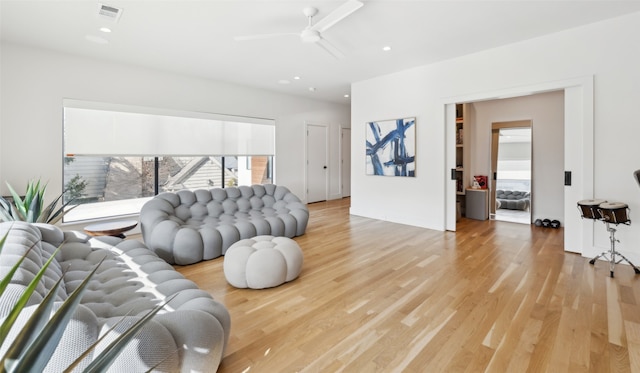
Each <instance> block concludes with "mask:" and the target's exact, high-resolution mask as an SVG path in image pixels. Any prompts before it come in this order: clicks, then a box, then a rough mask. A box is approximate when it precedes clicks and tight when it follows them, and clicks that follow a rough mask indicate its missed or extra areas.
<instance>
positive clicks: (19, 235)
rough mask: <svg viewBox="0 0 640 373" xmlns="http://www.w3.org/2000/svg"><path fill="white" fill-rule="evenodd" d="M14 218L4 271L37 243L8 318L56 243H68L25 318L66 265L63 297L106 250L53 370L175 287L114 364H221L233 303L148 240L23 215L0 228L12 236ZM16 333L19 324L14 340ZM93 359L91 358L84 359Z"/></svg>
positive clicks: (142, 367)
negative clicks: (219, 298) (67, 228)
mask: <svg viewBox="0 0 640 373" xmlns="http://www.w3.org/2000/svg"><path fill="white" fill-rule="evenodd" d="M11 224H13V227H12V228H11V231H10V232H9V236H8V238H7V243H6V245H5V248H4V250H3V251H2V253H1V254H0V276H4V275H5V274H6V273H7V272H8V271H9V270H10V268H11V267H12V266H13V264H15V263H16V261H17V260H18V259H19V258H20V256H21V255H22V254H24V253H25V252H27V251H28V249H29V247H31V246H33V249H32V250H31V251H29V253H28V254H27V257H26V259H25V261H24V262H23V263H22V265H21V267H20V268H19V269H18V271H17V273H16V275H15V276H14V278H13V280H12V281H11V284H10V285H9V287H8V288H7V291H5V293H4V294H3V295H2V296H1V297H0V317H5V316H6V315H7V313H8V311H9V310H10V308H11V307H12V305H13V304H15V301H16V300H17V297H18V296H19V295H20V294H21V293H22V291H23V290H24V288H25V286H26V285H27V284H28V283H29V282H30V281H31V279H32V278H33V277H34V276H35V274H36V273H37V271H39V270H40V268H41V267H42V265H43V264H44V262H45V261H46V260H47V259H48V258H50V257H51V255H52V253H53V252H54V251H55V249H56V247H58V246H61V250H60V252H59V253H58V254H57V255H56V258H55V259H54V260H53V262H52V263H51V265H50V266H49V268H48V269H47V271H46V273H45V275H44V277H43V278H42V280H41V281H40V283H39V284H38V287H37V288H36V291H35V293H34V295H33V296H32V297H31V298H30V300H29V303H28V306H29V307H27V309H25V310H24V311H23V312H22V314H21V316H20V319H19V324H24V322H26V320H27V317H28V316H29V315H30V314H31V313H32V312H33V311H34V309H35V308H36V307H37V305H38V303H39V302H40V301H41V300H42V299H43V298H44V296H45V295H46V293H47V292H48V290H49V289H50V288H52V287H53V284H54V283H55V282H56V281H57V280H58V279H59V278H60V277H61V276H62V273H63V269H65V270H66V272H65V273H64V278H63V281H62V285H61V287H60V289H59V291H58V292H57V300H58V301H60V302H62V301H64V300H65V299H67V297H68V295H69V294H71V292H73V290H74V289H76V288H77V287H78V285H79V284H80V283H81V282H82V280H83V279H84V278H85V277H86V275H87V274H88V273H89V271H91V270H92V269H93V268H94V266H95V265H96V264H97V263H98V262H99V261H100V260H101V259H102V258H105V257H106V259H105V261H104V262H103V263H102V265H101V266H100V267H99V269H98V271H97V272H96V274H95V275H94V277H93V278H92V279H91V282H90V284H89V286H88V288H87V290H86V291H85V294H84V296H83V298H82V301H81V303H80V306H79V308H78V310H77V311H76V313H75V315H74V318H73V320H72V321H71V323H70V325H69V327H68V328H67V329H66V330H65V334H64V337H63V339H62V341H61V342H60V344H59V345H58V348H57V350H56V352H55V354H54V356H53V358H52V361H51V362H50V364H49V365H48V366H47V371H50V372H59V371H62V370H63V368H65V367H66V366H67V365H68V364H69V363H71V362H72V361H73V360H74V359H75V358H76V357H77V356H78V355H79V354H80V353H81V352H82V351H83V350H85V349H86V348H87V347H88V346H89V345H90V344H91V343H93V342H94V341H96V340H97V338H98V337H99V336H101V335H103V334H104V333H106V331H107V329H108V328H109V327H110V326H111V325H113V324H114V323H116V322H118V320H120V319H121V318H122V317H123V316H125V315H127V314H129V316H128V318H129V319H130V320H132V321H135V320H137V319H139V318H140V317H142V315H144V314H146V312H147V311H149V310H150V309H152V308H153V307H154V306H155V305H157V304H159V303H161V302H162V301H164V300H165V299H166V298H168V297H170V296H172V295H174V294H177V295H176V297H175V298H174V299H173V300H172V301H171V302H170V303H169V304H168V305H167V306H166V307H165V308H164V309H163V310H161V311H160V313H158V314H157V315H155V316H154V318H153V319H152V320H151V321H150V322H149V323H148V324H146V325H145V326H144V327H143V330H142V332H141V334H140V335H138V336H137V337H136V338H135V340H134V341H132V342H131V343H130V346H128V347H127V348H126V349H125V351H124V352H123V353H122V354H121V355H120V356H119V357H118V358H117V360H116V361H115V362H114V364H113V365H112V366H111V368H110V371H111V372H124V371H127V372H131V371H146V370H148V369H150V368H151V367H153V366H154V365H155V364H157V363H159V362H161V361H163V360H164V359H166V360H164V362H163V363H162V364H161V365H160V367H159V368H158V370H159V371H166V372H176V371H182V372H190V371H201V372H204V371H212V370H215V369H216V368H217V367H218V365H219V364H220V361H221V359H222V356H223V351H224V349H225V347H226V344H227V341H228V339H229V332H230V327H231V321H230V317H229V313H228V311H227V309H226V308H225V307H224V306H223V305H222V304H220V303H218V302H216V301H215V300H214V299H213V298H211V296H210V295H209V294H208V293H207V292H205V291H202V290H200V289H199V288H198V287H197V286H196V285H195V284H194V283H193V282H192V281H189V280H187V279H185V278H184V277H183V276H182V275H181V274H179V273H178V272H176V271H175V270H174V269H173V268H172V267H171V266H170V265H169V264H167V263H166V262H164V261H163V260H162V259H160V258H158V256H157V255H156V254H154V253H153V252H151V251H150V250H148V249H147V248H146V247H145V245H144V244H142V243H141V242H138V241H135V240H126V241H125V240H121V239H119V238H115V237H95V238H91V237H90V236H87V235H85V234H83V233H80V232H63V231H61V230H60V229H59V228H57V227H55V226H51V225H44V224H27V223H23V222H14V223H0V235H4V234H5V232H7V230H9V228H10V227H11ZM15 332H16V328H14V329H13V330H12V333H13V334H11V335H10V336H9V338H10V339H11V338H14V336H15ZM110 340H111V337H109V336H108V337H107V338H106V339H105V340H103V341H102V342H101V343H100V344H99V346H98V347H97V351H100V350H101V349H104V348H105V347H106V346H107V345H108V343H109V342H110ZM176 351H178V352H176ZM3 352H4V351H0V353H3ZM95 356H97V354H96V355H95ZM167 357H168V358H167ZM90 361H91V357H89V358H88V359H87V360H86V362H85V364H84V366H86V365H87V364H88V363H89V362H90Z"/></svg>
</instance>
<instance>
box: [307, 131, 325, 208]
mask: <svg viewBox="0 0 640 373" xmlns="http://www.w3.org/2000/svg"><path fill="white" fill-rule="evenodd" d="M327 143H328V141H327V127H326V126H321V125H313V124H308V125H307V170H306V172H307V203H313V202H320V201H326V200H327V191H328V189H329V178H328V176H329V173H328V158H327Z"/></svg>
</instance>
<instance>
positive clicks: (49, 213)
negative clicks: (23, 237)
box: [0, 180, 76, 224]
mask: <svg viewBox="0 0 640 373" xmlns="http://www.w3.org/2000/svg"><path fill="white" fill-rule="evenodd" d="M7 187H8V188H9V192H11V197H12V199H13V201H9V200H7V199H6V198H3V197H0V221H25V222H27V223H47V224H55V223H56V222H58V221H59V220H60V219H61V218H62V217H63V216H64V214H65V213H67V212H69V211H71V210H72V209H73V208H75V207H76V206H73V207H71V208H67V207H68V206H69V204H71V202H73V199H71V200H69V201H67V202H66V203H64V204H62V206H60V207H57V206H58V202H60V200H61V199H62V196H63V195H64V194H65V192H66V190H65V191H63V192H62V194H60V195H59V196H58V197H57V198H56V199H54V200H53V202H51V203H50V204H48V205H46V206H45V205H44V194H45V192H46V190H47V184H42V183H41V182H40V180H37V181H32V180H30V181H29V182H28V183H27V190H26V192H25V194H24V196H22V197H21V196H20V195H19V194H18V193H16V191H15V190H14V189H13V187H11V185H10V184H9V183H7Z"/></svg>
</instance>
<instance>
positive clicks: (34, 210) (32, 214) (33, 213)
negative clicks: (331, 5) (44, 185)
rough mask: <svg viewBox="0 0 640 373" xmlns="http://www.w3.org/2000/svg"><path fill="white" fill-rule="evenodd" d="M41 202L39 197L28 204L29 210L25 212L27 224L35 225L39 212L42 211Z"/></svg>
mask: <svg viewBox="0 0 640 373" xmlns="http://www.w3.org/2000/svg"><path fill="white" fill-rule="evenodd" d="M41 203H42V200H41V199H40V197H38V196H36V197H35V198H33V199H31V203H30V204H29V209H28V210H27V220H26V221H27V223H35V222H36V221H37V220H38V217H39V216H40V210H41V209H42V204H41Z"/></svg>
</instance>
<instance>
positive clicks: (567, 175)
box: [564, 171, 571, 186]
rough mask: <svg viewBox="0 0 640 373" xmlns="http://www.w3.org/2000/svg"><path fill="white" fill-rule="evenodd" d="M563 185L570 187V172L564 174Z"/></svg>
mask: <svg viewBox="0 0 640 373" xmlns="http://www.w3.org/2000/svg"><path fill="white" fill-rule="evenodd" d="M564 185H565V186H571V171H565V172H564Z"/></svg>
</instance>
